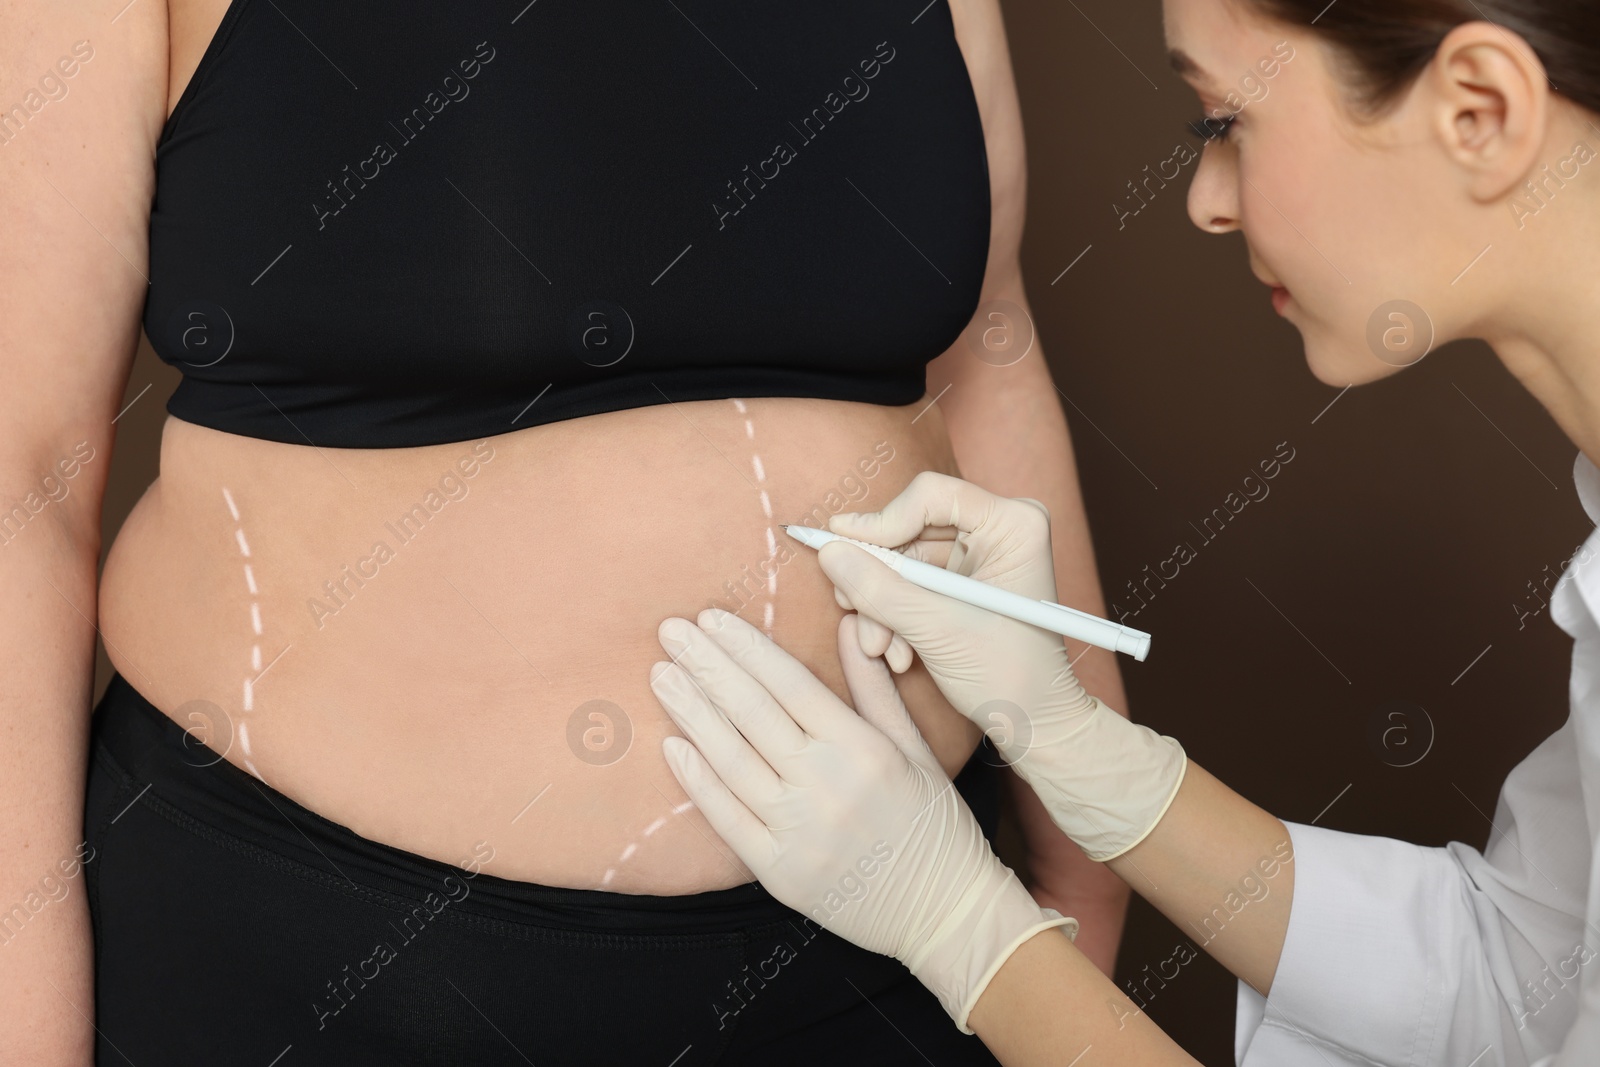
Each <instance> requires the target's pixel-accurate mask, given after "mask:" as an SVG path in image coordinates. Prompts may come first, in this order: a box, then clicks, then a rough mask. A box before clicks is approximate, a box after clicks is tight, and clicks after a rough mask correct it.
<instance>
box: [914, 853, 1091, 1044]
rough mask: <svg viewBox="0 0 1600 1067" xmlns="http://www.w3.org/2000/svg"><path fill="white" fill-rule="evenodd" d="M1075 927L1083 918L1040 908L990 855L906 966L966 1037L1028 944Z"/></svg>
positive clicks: (1071, 932) (1072, 932)
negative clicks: (1000, 976)
mask: <svg viewBox="0 0 1600 1067" xmlns="http://www.w3.org/2000/svg"><path fill="white" fill-rule="evenodd" d="M1057 926H1063V927H1070V929H1069V930H1068V932H1067V936H1068V937H1075V936H1076V935H1077V931H1078V920H1076V919H1073V918H1070V917H1067V916H1063V915H1061V914H1060V913H1059V912H1056V911H1048V912H1047V911H1046V910H1045V909H1042V908H1040V907H1039V905H1038V904H1037V903H1036V902H1035V901H1034V899H1033V896H1032V895H1031V894H1030V893H1029V892H1028V890H1027V889H1026V887H1024V886H1023V884H1022V882H1021V881H1019V880H1018V879H1017V876H1016V874H1015V873H1014V872H1013V871H1012V870H1011V868H1009V867H1007V866H1006V865H1005V864H1004V863H1001V862H1000V860H999V859H998V858H995V857H993V856H992V855H991V856H990V862H989V864H987V865H986V869H985V870H984V872H983V874H982V875H981V876H980V877H979V878H976V879H974V880H973V881H972V882H971V883H969V884H968V886H967V887H966V889H965V891H964V892H962V894H961V895H960V898H959V899H958V900H956V901H955V902H954V903H953V905H952V906H951V907H950V909H949V910H948V911H947V912H946V913H945V916H944V918H943V920H942V921H941V922H940V923H939V925H938V927H937V928H936V929H935V930H934V931H933V933H932V934H931V935H930V936H929V937H928V938H927V939H926V940H924V941H923V942H922V943H921V947H920V948H919V950H918V951H917V952H915V953H913V954H912V956H911V957H910V958H908V959H906V960H905V961H904V962H905V964H906V966H907V967H908V968H910V970H911V973H912V974H914V975H916V976H917V979H918V980H919V981H921V982H922V984H923V985H925V986H927V987H928V989H930V990H932V992H933V994H934V995H935V996H936V997H938V998H939V1003H940V1005H942V1006H943V1007H944V1010H945V1011H946V1013H948V1014H949V1016H950V1018H951V1019H953V1020H954V1021H955V1024H956V1026H957V1028H959V1029H960V1030H961V1032H962V1033H964V1034H970V1033H972V1032H973V1031H972V1030H971V1028H970V1027H968V1026H967V1016H968V1015H969V1014H970V1013H971V1012H972V1009H973V1007H974V1006H975V1005H976V1004H977V1003H978V998H979V997H981V996H982V995H983V991H984V990H985V989H986V988H988V985H989V982H990V981H991V980H992V979H993V978H994V976H995V975H996V974H997V973H999V970H1000V968H1001V967H1002V966H1004V965H1005V962H1006V960H1008V959H1010V958H1011V954H1012V953H1013V952H1015V951H1016V950H1017V949H1018V947H1020V946H1021V945H1022V944H1023V943H1024V942H1025V941H1027V940H1028V939H1029V938H1031V937H1033V936H1034V935H1035V934H1037V933H1039V932H1040V931H1041V930H1048V929H1051V928H1052V927H1057Z"/></svg>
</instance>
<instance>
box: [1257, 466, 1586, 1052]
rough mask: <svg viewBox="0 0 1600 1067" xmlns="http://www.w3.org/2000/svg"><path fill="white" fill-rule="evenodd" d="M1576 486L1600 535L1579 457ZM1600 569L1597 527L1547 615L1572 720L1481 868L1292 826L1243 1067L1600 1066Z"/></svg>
mask: <svg viewBox="0 0 1600 1067" xmlns="http://www.w3.org/2000/svg"><path fill="white" fill-rule="evenodd" d="M1573 480H1574V481H1575V482H1576V483H1577V487H1578V498H1579V500H1581V501H1582V503H1583V507H1584V510H1585V511H1587V512H1588V514H1589V517H1590V518H1591V519H1592V520H1594V522H1595V523H1596V524H1597V525H1600V470H1596V468H1595V466H1594V464H1592V463H1591V462H1589V460H1588V459H1587V458H1585V457H1584V456H1583V455H1582V454H1581V453H1580V454H1579V456H1578V459H1577V462H1576V463H1575V464H1574V466H1573ZM1596 557H1600V529H1597V530H1596V531H1595V532H1594V533H1593V534H1592V535H1590V537H1589V539H1588V541H1587V542H1586V543H1585V545H1584V547H1583V549H1582V550H1580V551H1579V553H1578V554H1577V555H1575V556H1574V557H1573V560H1572V563H1571V565H1570V566H1568V568H1567V570H1566V571H1565V572H1564V573H1563V575H1562V577H1561V580H1560V582H1559V583H1558V584H1557V585H1556V588H1555V590H1554V592H1553V593H1552V595H1551V601H1550V613H1551V616H1552V618H1553V619H1554V620H1555V622H1556V624H1557V625H1558V626H1560V627H1561V628H1562V629H1563V630H1565V631H1566V632H1567V633H1568V634H1570V635H1571V636H1572V638H1573V641H1574V644H1573V649H1572V683H1571V703H1572V706H1571V713H1570V716H1569V717H1568V719H1567V722H1566V724H1565V725H1563V726H1562V727H1561V729H1559V730H1557V731H1556V732H1555V733H1554V734H1552V735H1551V736H1550V737H1549V738H1547V739H1546V740H1545V741H1544V743H1543V744H1541V745H1540V746H1539V747H1538V748H1537V749H1535V750H1534V751H1533V753H1532V754H1531V755H1530V756H1528V758H1527V759H1525V760H1523V761H1522V762H1521V763H1519V764H1518V765H1517V766H1516V768H1515V769H1514V770H1512V772H1511V774H1510V776H1509V777H1507V778H1506V783H1505V786H1504V788H1503V789H1502V790H1501V792H1500V802H1499V804H1498V805H1497V807H1496V809H1495V813H1494V829H1493V831H1492V832H1491V838H1490V841H1489V845H1488V848H1487V850H1486V851H1485V852H1484V853H1482V854H1480V853H1478V852H1477V851H1476V850H1474V849H1471V848H1468V847H1467V846H1466V845H1463V844H1461V843H1460V842H1452V843H1451V844H1450V845H1448V846H1446V847H1445V848H1422V847H1420V846H1417V845H1410V844H1406V843H1404V842H1402V841H1395V840H1392V839H1390V838H1382V837H1365V836H1361V835H1356V834H1344V833H1338V832H1336V831H1333V830H1327V829H1322V828H1319V827H1315V826H1301V825H1297V824H1295V823H1290V824H1288V826H1289V835H1290V837H1291V839H1292V840H1293V843H1294V869H1295V883H1294V903H1293V906H1292V908H1291V910H1290V915H1289V930H1288V934H1287V937H1286V939H1285V941H1284V946H1283V956H1282V959H1281V960H1280V962H1279V964H1278V971H1277V976H1276V978H1275V979H1274V981H1273V985H1272V990H1271V995H1270V996H1269V997H1267V998H1265V999H1263V998H1262V997H1261V996H1260V995H1259V994H1257V993H1256V992H1255V991H1254V990H1252V989H1250V988H1249V987H1248V986H1246V985H1245V984H1244V983H1242V982H1241V983H1240V984H1239V998H1238V1016H1237V1030H1236V1032H1235V1037H1234V1046H1235V1047H1234V1053H1235V1056H1236V1058H1237V1059H1238V1062H1239V1065H1240V1067H1354V1065H1362V1067H1371V1065H1375V1064H1377V1065H1382V1067H1402V1065H1403V1067H1434V1065H1438V1067H1600V865H1597V862H1596V860H1597V855H1600V847H1597V841H1600V622H1597V619H1600V559H1597V558H1596ZM1502 711H1503V713H1504V714H1505V715H1506V716H1507V717H1508V718H1514V717H1515V716H1516V715H1517V714H1518V709H1517V708H1515V707H1507V708H1504V709H1502ZM1482 743H1483V744H1486V745H1490V744H1495V743H1496V738H1495V734H1494V732H1493V728H1492V727H1491V728H1490V729H1489V731H1487V732H1485V733H1484V735H1483V737H1482ZM1456 799H1459V798H1456Z"/></svg>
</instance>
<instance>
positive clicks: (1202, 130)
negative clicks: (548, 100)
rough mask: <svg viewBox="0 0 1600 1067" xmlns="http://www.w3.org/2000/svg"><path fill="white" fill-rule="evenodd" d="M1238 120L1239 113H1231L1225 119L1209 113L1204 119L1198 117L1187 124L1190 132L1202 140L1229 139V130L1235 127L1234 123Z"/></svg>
mask: <svg viewBox="0 0 1600 1067" xmlns="http://www.w3.org/2000/svg"><path fill="white" fill-rule="evenodd" d="M1237 121H1239V116H1237V115H1229V116H1228V117H1227V118H1225V119H1219V118H1216V117H1214V116H1210V115H1208V116H1206V117H1205V118H1203V119H1196V120H1194V121H1193V122H1189V123H1186V124H1185V125H1186V126H1187V127H1188V129H1189V132H1190V133H1192V134H1194V135H1195V136H1196V137H1198V138H1200V139H1201V140H1202V141H1206V142H1210V141H1226V140H1227V139H1228V131H1229V130H1230V129H1232V128H1233V124H1234V123H1235V122H1237Z"/></svg>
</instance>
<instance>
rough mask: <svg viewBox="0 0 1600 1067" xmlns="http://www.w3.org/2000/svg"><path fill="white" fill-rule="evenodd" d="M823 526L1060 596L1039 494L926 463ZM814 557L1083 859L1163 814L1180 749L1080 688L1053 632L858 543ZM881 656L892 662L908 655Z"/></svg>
mask: <svg viewBox="0 0 1600 1067" xmlns="http://www.w3.org/2000/svg"><path fill="white" fill-rule="evenodd" d="M828 527H829V529H830V530H831V531H832V532H833V533H837V534H842V535H844V536H847V537H853V538H855V539H857V540H860V541H866V542H868V543H870V544H876V545H882V546H884V547H885V548H894V549H896V550H898V551H900V552H902V553H903V554H905V555H908V556H911V557H913V558H916V559H921V560H923V561H924V562H928V563H933V564H937V565H940V566H944V567H946V568H948V569H950V570H953V571H956V572H958V573H960V574H963V575H966V576H967V577H970V578H975V579H977V580H979V581H982V582H986V583H988V584H990V585H994V586H997V587H1000V588H1003V589H1006V590H1009V591H1011V592H1014V593H1020V594H1022V595H1025V596H1028V597H1032V598H1035V599H1040V600H1054V599H1055V595H1056V589H1055V576H1054V570H1053V567H1052V564H1051V552H1050V519H1049V516H1048V514H1047V513H1046V512H1045V510H1044V507H1043V506H1042V505H1040V504H1039V503H1038V502H1037V501H1033V500H1027V499H1008V498H1005V497H999V496H996V495H994V494H993V493H989V492H987V491H986V490H983V489H981V488H979V487H978V486H976V485H973V484H972V483H971V482H966V481H962V480H961V479H959V478H952V477H949V476H948V475H943V474H938V473H934V472H931V471H927V472H924V473H922V474H919V475H918V476H917V477H916V478H915V479H913V480H912V482H911V484H910V485H909V486H907V487H906V489H905V490H904V491H903V492H902V493H901V494H900V495H899V496H898V497H896V498H895V499H894V500H892V501H891V502H890V503H889V504H888V505H887V506H886V507H884V509H883V510H882V511H879V512H874V513H867V514H859V515H852V514H847V515H835V516H834V517H833V518H832V519H831V520H830V522H829V524H828ZM818 559H819V561H820V562H821V564H822V569H823V570H824V571H825V572H826V573H827V575H828V577H829V578H830V579H832V580H833V583H834V586H835V595H836V597H837V598H838V600H839V603H840V604H841V606H844V607H847V608H851V609H854V610H855V611H857V612H859V613H860V615H861V616H862V617H863V618H862V622H861V624H860V626H859V627H858V635H859V637H860V639H861V642H862V649H863V651H865V652H866V653H867V654H868V655H883V654H884V653H885V652H887V651H889V650H890V649H891V648H893V647H894V646H895V644H896V643H897V642H898V641H902V640H903V641H905V642H906V643H907V644H909V645H910V646H911V647H912V648H914V649H915V650H916V652H917V654H918V655H919V656H920V657H921V659H922V662H923V664H924V665H925V666H926V667H927V669H928V672H929V674H930V675H931V676H932V677H933V679H934V681H935V682H936V683H937V684H938V686H939V689H940V690H941V691H942V692H943V693H944V695H945V699H947V700H948V701H950V703H951V705H953V706H954V707H955V708H956V710H958V711H960V712H961V713H962V714H963V715H965V716H967V717H968V718H969V719H971V720H972V721H974V722H975V723H977V724H978V726H980V727H982V728H983V729H984V730H985V731H986V732H987V733H988V735H989V737H990V740H991V741H992V742H993V743H994V744H995V747H996V748H997V749H998V750H999V751H1000V754H1001V755H1002V756H1003V757H1004V758H1005V759H1006V760H1007V761H1008V762H1009V763H1010V764H1011V765H1012V767H1013V769H1015V770H1016V771H1017V773H1018V774H1019V775H1021V777H1022V778H1023V780H1025V781H1026V782H1027V783H1028V784H1029V785H1030V786H1031V787H1032V788H1033V790H1034V791H1035V792H1036V793H1038V795H1039V797H1040V799H1041V800H1042V801H1043V802H1044V804H1045V807H1046V809H1047V810H1048V811H1049V813H1050V817H1051V818H1052V819H1053V820H1054V821H1055V823H1056V825H1057V826H1059V827H1061V829H1062V831H1063V832H1065V833H1066V834H1067V835H1068V836H1069V837H1071V838H1072V839H1073V840H1074V841H1076V842H1077V843H1078V845H1079V846H1080V847H1081V848H1083V850H1084V852H1086V853H1087V854H1088V855H1089V856H1090V857H1092V858H1094V859H1096V860H1102V861H1103V860H1109V859H1114V858H1115V857H1117V856H1120V855H1121V854H1122V853H1124V852H1126V851H1127V850H1128V849H1130V848H1132V847H1133V846H1134V845H1136V844H1138V843H1139V842H1140V841H1142V840H1143V839H1144V838H1145V836H1146V835H1147V834H1149V832H1150V831H1151V830H1152V829H1153V828H1154V827H1155V825H1156V823H1157V822H1159V821H1160V819H1161V816H1162V815H1163V814H1165V812H1166V810H1167V807H1168V805H1170V804H1171V803H1172V799H1173V797H1175V796H1176V795H1177V792H1178V787H1179V785H1181V784H1182V781H1183V776H1184V769H1185V766H1186V760H1185V757H1184V753H1183V749H1182V748H1181V747H1180V746H1179V745H1178V743H1177V741H1175V740H1173V739H1172V738H1170V737H1162V736H1160V735H1158V734H1156V733H1155V732H1154V731H1152V730H1150V729H1148V728H1147V727H1144V726H1140V725H1137V724H1135V723H1131V722H1129V721H1128V720H1127V719H1125V718H1123V717H1122V716H1121V715H1119V714H1117V713H1116V712H1115V711H1113V710H1112V709H1110V708H1108V707H1106V706H1105V705H1104V704H1102V703H1101V702H1100V701H1099V700H1098V699H1097V698H1095V697H1093V696H1091V695H1089V694H1088V693H1087V692H1085V691H1084V689H1083V687H1082V686H1081V685H1080V684H1079V683H1078V679H1077V676H1076V675H1074V674H1073V672H1072V666H1071V661H1070V658H1069V656H1068V653H1067V649H1066V646H1065V645H1064V644H1063V643H1062V641H1061V638H1060V637H1059V636H1057V635H1056V634H1053V633H1050V632H1048V631H1046V630H1042V629H1040V628H1038V627H1036V626H1030V625H1029V624H1027V623H1023V622H1017V621H1015V620H1013V619H1008V618H1006V617H1004V616H1002V615H997V614H995V613H993V612H990V611H985V610H984V609H982V608H976V607H972V606H971V605H968V604H963V603H961V602H959V601H956V600H952V599H951V598H949V597H946V596H942V595H940V594H938V593H933V592H929V591H928V590H925V589H922V588H919V587H917V586H915V585H912V584H911V583H909V582H906V581H903V580H901V579H900V578H899V577H898V576H896V575H895V574H894V572H893V571H891V570H890V569H889V568H888V567H887V566H885V565H884V564H883V563H881V562H880V561H878V560H876V559H874V558H873V557H872V555H871V554H870V553H868V552H866V551H863V550H862V549H859V548H857V547H855V546H853V545H849V544H842V543H839V542H834V543H830V544H827V545H824V546H823V547H822V550H821V551H820V552H819V553H818ZM889 659H890V661H891V664H892V665H893V666H895V667H896V668H897V669H900V670H904V669H905V666H906V665H907V664H908V662H909V661H908V660H907V659H905V658H904V657H897V656H892V655H891V656H890V657H889Z"/></svg>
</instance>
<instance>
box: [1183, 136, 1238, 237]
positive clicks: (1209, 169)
mask: <svg viewBox="0 0 1600 1067" xmlns="http://www.w3.org/2000/svg"><path fill="white" fill-rule="evenodd" d="M1189 219H1190V221H1192V222H1193V223H1194V224H1195V225H1196V226H1198V227H1200V228H1201V229H1202V230H1204V231H1206V232H1207V233H1232V232H1233V231H1235V230H1237V229H1238V228H1239V166H1238V156H1237V154H1236V152H1235V150H1234V149H1232V148H1230V147H1228V146H1227V145H1226V144H1223V143H1218V142H1213V143H1212V144H1209V145H1207V146H1206V148H1205V151H1204V152H1203V153H1202V154H1201V156H1200V164H1199V167H1198V169H1197V170H1196V171H1195V175H1194V181H1193V182H1192V183H1191V184H1190V185H1189Z"/></svg>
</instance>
